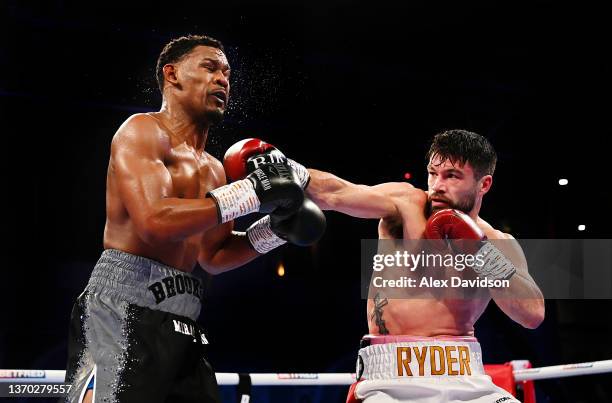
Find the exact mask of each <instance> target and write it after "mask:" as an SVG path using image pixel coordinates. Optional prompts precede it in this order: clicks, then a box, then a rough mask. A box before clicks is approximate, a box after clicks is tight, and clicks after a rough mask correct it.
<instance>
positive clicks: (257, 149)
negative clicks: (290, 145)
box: [223, 139, 310, 189]
mask: <svg viewBox="0 0 612 403" xmlns="http://www.w3.org/2000/svg"><path fill="white" fill-rule="evenodd" d="M265 164H285V165H288V166H290V167H291V168H292V169H293V171H294V172H295V174H296V175H297V180H298V183H299V184H300V186H301V187H302V189H305V188H306V187H307V186H308V182H309V181H310V173H309V172H308V169H306V167H304V166H303V165H301V164H299V163H297V162H295V161H293V160H292V159H289V158H287V157H286V156H285V155H284V154H283V153H282V152H281V151H280V150H279V149H278V148H276V147H275V146H273V145H272V144H269V143H266V142H265V141H262V140H259V139H245V140H241V141H239V142H237V143H235V144H234V145H232V146H231V147H230V148H228V150H227V151H226V152H225V156H224V157H223V167H224V169H225V174H226V175H227V177H228V178H229V179H230V180H233V181H235V180H238V179H242V178H244V177H245V176H246V175H248V174H249V173H251V172H253V171H255V170H256V169H258V168H260V167H261V166H263V165H265Z"/></svg>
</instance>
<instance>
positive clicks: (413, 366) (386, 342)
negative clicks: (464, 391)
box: [357, 336, 485, 380]
mask: <svg viewBox="0 0 612 403" xmlns="http://www.w3.org/2000/svg"><path fill="white" fill-rule="evenodd" d="M360 367H361V368H360ZM357 370H358V376H359V375H360V374H361V379H368V380H374V379H407V378H415V377H453V376H476V375H484V374H485V372H484V366H483V364H482V352H481V349H480V344H479V343H478V341H477V340H476V338H474V337H463V336H461V337H455V336H444V337H414V336H365V337H364V338H363V340H362V348H361V349H360V350H359V361H358V368H357Z"/></svg>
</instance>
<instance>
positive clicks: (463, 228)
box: [425, 209, 487, 241]
mask: <svg viewBox="0 0 612 403" xmlns="http://www.w3.org/2000/svg"><path fill="white" fill-rule="evenodd" d="M425 238H427V239H473V240H477V241H483V240H485V239H487V237H486V236H485V234H484V232H483V231H482V230H481V229H480V227H478V225H476V223H475V222H474V220H472V218H471V217H470V216H469V215H467V214H465V213H463V212H461V211H459V210H453V209H444V210H439V211H436V212H435V213H433V214H432V215H431V217H429V219H428V220H427V224H426V226H425Z"/></svg>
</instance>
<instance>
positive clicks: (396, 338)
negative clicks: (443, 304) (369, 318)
mask: <svg viewBox="0 0 612 403" xmlns="http://www.w3.org/2000/svg"><path fill="white" fill-rule="evenodd" d="M418 341H425V342H430V341H431V342H433V341H453V342H458V341H461V342H467V343H477V342H478V340H477V339H476V337H474V336H433V337H426V336H410V335H403V334H400V335H387V334H386V335H373V334H366V335H365V336H363V337H362V338H361V347H367V346H370V345H372V344H388V343H411V342H418Z"/></svg>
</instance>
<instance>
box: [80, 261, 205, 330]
mask: <svg viewBox="0 0 612 403" xmlns="http://www.w3.org/2000/svg"><path fill="white" fill-rule="evenodd" d="M87 289H88V291H90V292H94V293H100V294H108V295H111V296H116V297H120V298H122V299H123V300H125V301H127V302H129V303H133V304H136V305H139V306H144V307H147V308H151V309H156V310H161V311H166V312H170V313H174V314H176V315H181V316H186V317H189V318H191V319H193V320H195V319H197V317H198V316H199V312H200V308H201V298H202V285H201V281H200V279H199V278H197V277H196V276H194V275H192V274H190V273H186V272H183V271H180V270H178V269H175V268H173V267H171V266H168V265H165V264H163V263H160V262H157V261H155V260H152V259H149V258H146V257H143V256H137V255H133V254H131V253H127V252H124V251H121V250H117V249H106V250H104V251H103V252H102V255H101V256H100V259H98V262H97V263H96V265H95V267H94V269H93V271H92V273H91V277H90V279H89V283H88V284H87Z"/></svg>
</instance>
